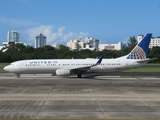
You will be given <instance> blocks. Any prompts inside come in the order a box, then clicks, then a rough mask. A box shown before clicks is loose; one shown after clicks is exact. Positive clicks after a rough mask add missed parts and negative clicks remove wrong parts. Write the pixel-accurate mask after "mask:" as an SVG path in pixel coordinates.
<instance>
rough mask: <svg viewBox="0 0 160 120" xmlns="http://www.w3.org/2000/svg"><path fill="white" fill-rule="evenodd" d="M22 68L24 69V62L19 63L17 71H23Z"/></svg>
mask: <svg viewBox="0 0 160 120" xmlns="http://www.w3.org/2000/svg"><path fill="white" fill-rule="evenodd" d="M24 67H25V62H20V63H19V69H20V70H24Z"/></svg>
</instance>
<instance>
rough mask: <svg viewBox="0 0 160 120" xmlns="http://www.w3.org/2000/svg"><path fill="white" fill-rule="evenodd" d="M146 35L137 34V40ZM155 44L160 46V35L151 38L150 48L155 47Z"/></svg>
mask: <svg viewBox="0 0 160 120" xmlns="http://www.w3.org/2000/svg"><path fill="white" fill-rule="evenodd" d="M143 37H144V35H138V36H137V41H138V42H139V41H140V40H141V39H142V38H143ZM155 46H159V47H160V36H159V37H155V38H154V37H152V38H151V42H150V44H149V48H152V47H155Z"/></svg>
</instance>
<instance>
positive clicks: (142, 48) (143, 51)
mask: <svg viewBox="0 0 160 120" xmlns="http://www.w3.org/2000/svg"><path fill="white" fill-rule="evenodd" d="M151 37H152V34H146V35H145V36H144V37H143V39H142V40H141V41H140V42H139V43H138V44H137V45H136V46H135V47H134V49H133V50H132V51H131V52H130V53H129V54H128V55H127V59H146V56H147V54H148V47H149V44H150V40H151Z"/></svg>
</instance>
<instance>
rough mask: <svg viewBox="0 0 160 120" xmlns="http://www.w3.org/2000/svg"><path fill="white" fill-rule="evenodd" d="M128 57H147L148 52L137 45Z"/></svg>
mask: <svg viewBox="0 0 160 120" xmlns="http://www.w3.org/2000/svg"><path fill="white" fill-rule="evenodd" d="M127 59H146V54H145V52H144V50H143V49H142V48H141V47H139V46H136V47H135V48H134V49H133V50H132V51H131V52H130V53H129V55H128V57H127Z"/></svg>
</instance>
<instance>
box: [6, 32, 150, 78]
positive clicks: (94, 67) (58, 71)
mask: <svg viewBox="0 0 160 120" xmlns="http://www.w3.org/2000/svg"><path fill="white" fill-rule="evenodd" d="M151 37H152V34H146V35H145V36H144V37H143V39H142V40H141V41H140V42H139V43H138V44H137V45H136V46H135V47H134V48H133V50H132V51H131V52H130V53H129V54H128V55H125V56H122V57H118V58H115V59H103V55H102V56H101V57H100V58H99V59H92V58H88V59H33V60H20V61H16V62H13V63H11V64H10V65H8V66H6V67H4V70H5V71H8V72H10V73H14V74H16V75H17V77H20V74H40V73H51V74H55V75H57V76H70V75H74V74H75V75H77V77H78V78H81V77H82V74H86V73H90V74H92V73H94V74H95V73H96V74H97V75H99V74H101V73H103V74H107V72H117V71H123V70H127V69H131V68H136V67H139V66H142V65H145V64H146V63H147V62H148V61H150V60H152V59H150V58H147V57H146V56H147V53H148V47H149V43H150V40H151Z"/></svg>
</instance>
